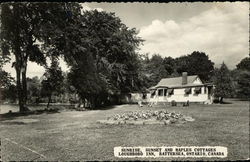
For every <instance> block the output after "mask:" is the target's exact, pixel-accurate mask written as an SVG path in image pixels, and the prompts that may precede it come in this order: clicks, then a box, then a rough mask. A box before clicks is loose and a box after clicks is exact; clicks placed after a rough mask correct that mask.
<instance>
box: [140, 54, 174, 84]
mask: <svg viewBox="0 0 250 162" xmlns="http://www.w3.org/2000/svg"><path fill="white" fill-rule="evenodd" d="M169 62H171V61H170V59H169V58H166V59H163V58H162V57H161V56H160V55H159V54H154V55H153V56H152V57H151V58H150V59H149V60H148V61H147V62H145V63H146V67H145V69H146V71H147V74H148V76H149V81H150V86H153V85H156V84H157V83H158V82H159V81H160V80H161V79H162V78H166V77H168V76H169V75H170V72H171V69H170V68H169V67H170V66H171V65H170V64H168V63H169ZM171 63H172V62H171Z"/></svg>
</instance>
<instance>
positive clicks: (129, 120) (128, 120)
mask: <svg viewBox="0 0 250 162" xmlns="http://www.w3.org/2000/svg"><path fill="white" fill-rule="evenodd" d="M189 121H194V119H193V118H192V117H190V116H185V115H183V114H181V113H175V112H168V111H167V110H159V111H152V110H147V111H135V112H132V111H131V112H127V113H123V114H115V115H113V116H110V117H108V119H107V120H101V121H98V122H99V123H103V124H133V125H146V124H165V125H167V124H172V123H185V122H189Z"/></svg>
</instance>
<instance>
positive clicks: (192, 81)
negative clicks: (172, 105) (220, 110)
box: [149, 72, 214, 104]
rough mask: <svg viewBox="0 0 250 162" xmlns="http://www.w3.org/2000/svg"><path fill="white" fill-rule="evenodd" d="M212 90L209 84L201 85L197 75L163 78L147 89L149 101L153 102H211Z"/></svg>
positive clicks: (185, 73)
mask: <svg viewBox="0 0 250 162" xmlns="http://www.w3.org/2000/svg"><path fill="white" fill-rule="evenodd" d="M213 88H214V86H213V85H212V84H211V83H203V82H202V81H201V80H200V78H199V76H198V75H192V76H188V75H187V72H183V73H182V77H175V78H164V79H162V80H161V81H160V82H159V83H158V84H157V85H156V86H154V87H151V88H149V90H150V94H151V96H150V98H151V101H152V100H153V101H154V102H171V101H176V102H187V101H189V102H200V103H208V104H211V103H212V102H213Z"/></svg>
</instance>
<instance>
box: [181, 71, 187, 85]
mask: <svg viewBox="0 0 250 162" xmlns="http://www.w3.org/2000/svg"><path fill="white" fill-rule="evenodd" d="M187 77H188V76H187V72H183V73H182V85H184V84H187Z"/></svg>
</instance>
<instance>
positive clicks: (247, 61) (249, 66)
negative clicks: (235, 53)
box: [236, 57, 250, 71]
mask: <svg viewBox="0 0 250 162" xmlns="http://www.w3.org/2000/svg"><path fill="white" fill-rule="evenodd" d="M236 67H237V69H238V70H247V71H250V57H246V58H244V59H242V60H241V61H240V63H239V64H238V65H236Z"/></svg>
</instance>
